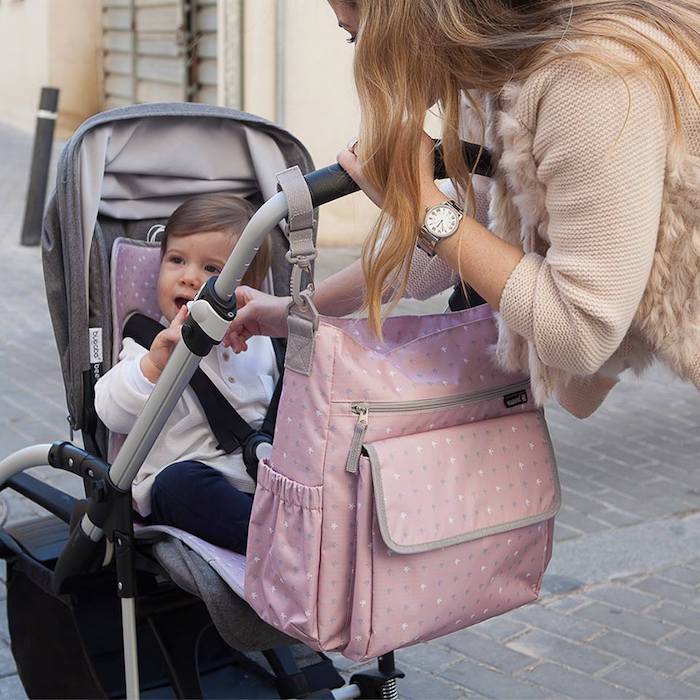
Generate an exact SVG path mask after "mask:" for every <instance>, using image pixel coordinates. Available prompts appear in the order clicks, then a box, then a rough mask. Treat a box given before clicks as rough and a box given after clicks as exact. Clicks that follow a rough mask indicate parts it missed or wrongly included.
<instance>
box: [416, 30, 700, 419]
mask: <svg viewBox="0 0 700 700" xmlns="http://www.w3.org/2000/svg"><path fill="white" fill-rule="evenodd" d="M636 26H638V27H639V26H643V27H645V25H639V24H637V25H636ZM646 30H647V31H649V32H650V33H652V34H654V36H655V37H656V38H657V39H660V40H661V41H663V42H664V43H665V44H666V46H668V47H669V48H671V50H672V51H673V52H674V56H675V57H676V59H677V60H679V62H681V64H682V65H683V67H684V69H685V71H686V75H687V76H688V77H689V79H690V80H691V82H692V84H693V86H694V88H695V90H696V91H697V94H698V95H699V96H700V64H698V62H697V61H695V62H694V61H692V60H691V59H690V58H689V57H688V56H686V55H684V54H683V53H682V52H681V51H680V50H679V48H678V47H677V46H676V45H675V44H673V43H672V42H671V40H670V39H668V38H667V37H665V36H664V35H662V34H661V33H659V32H657V31H656V30H653V29H648V28H647V29H646ZM618 50H619V49H618ZM625 80H626V84H627V87H628V88H629V93H628V92H627V89H626V87H625V84H624V83H623V82H622V81H621V79H620V78H618V77H616V76H615V75H613V74H611V73H610V72H608V71H605V70H602V69H601V68H596V67H593V66H591V65H589V64H587V63H584V62H582V61H580V60H577V59H575V58H572V59H570V60H566V61H558V62H556V63H554V64H552V65H550V66H548V67H546V68H544V69H542V70H540V71H538V72H536V73H534V74H533V75H532V76H530V78H529V79H528V80H527V81H526V82H525V83H519V84H515V83H510V84H507V85H506V86H505V87H504V89H503V90H502V91H501V92H500V93H499V94H498V95H490V96H487V97H486V99H485V101H484V105H485V112H486V118H487V145H488V146H489V147H490V148H491V149H492V151H493V153H494V155H495V157H496V159H497V160H498V164H499V165H498V172H497V175H496V177H495V178H494V179H493V181H484V179H482V178H476V181H475V187H476V188H477V191H478V197H477V201H478V204H479V207H478V211H477V218H478V219H479V220H480V221H482V223H484V224H485V225H487V226H488V227H489V228H490V230H492V231H493V232H494V233H495V234H496V235H498V236H499V237H501V238H503V239H505V240H507V241H509V242H511V243H514V244H516V245H519V246H520V247H522V249H523V251H524V252H525V256H524V257H523V259H522V260H521V261H520V263H519V264H518V265H517V266H516V268H515V269H514V271H513V273H512V275H511V277H510V278H509V280H508V282H507V284H506V286H505V288H504V290H503V295H502V297H501V301H500V313H499V314H498V324H499V340H498V344H497V346H496V347H495V349H494V351H495V359H496V361H497V363H498V364H499V365H500V366H501V367H503V368H504V369H506V370H509V371H516V370H525V371H528V372H529V373H530V375H531V378H532V384H533V393H534V396H535V399H536V400H537V402H538V403H542V402H544V400H545V399H547V398H548V397H549V396H552V395H555V396H556V398H557V399H558V400H559V402H560V403H561V404H562V405H563V406H564V407H565V408H567V410H569V411H570V412H571V413H573V414H574V415H577V416H579V417H585V416H587V415H590V413H592V412H593V411H594V410H595V409H596V408H597V406H598V405H599V404H600V403H601V402H602V400H603V399H604V398H605V395H606V394H607V392H608V391H609V390H610V388H611V387H612V386H614V384H615V381H616V377H617V375H618V374H619V373H620V372H621V371H622V370H624V369H626V368H628V367H631V368H632V369H633V371H635V372H637V373H639V372H641V371H642V370H643V369H644V368H646V367H647V366H648V365H649V364H650V363H651V362H652V360H653V359H654V357H656V358H658V359H660V360H661V361H663V362H664V363H665V364H667V365H668V366H669V367H670V368H671V369H672V370H673V371H674V372H676V373H677V374H678V375H680V376H681V377H683V378H686V379H689V380H691V381H693V382H694V383H695V384H696V385H697V386H698V388H700V108H698V106H697V105H696V104H695V102H693V101H692V96H690V95H688V94H687V91H686V94H685V95H684V97H683V100H682V110H681V111H682V121H683V126H684V130H685V134H686V144H685V148H683V149H678V148H676V147H675V145H674V142H673V140H672V137H673V135H674V131H673V127H672V122H671V119H670V116H669V115H667V114H666V113H665V112H664V110H663V108H662V107H661V102H660V100H659V98H658V95H657V92H656V91H655V90H654V88H653V86H652V84H651V82H650V81H649V80H647V79H646V78H645V77H643V76H636V77H631V78H630V77H627V78H626V79H625ZM628 95H629V99H628ZM470 112H471V110H470V109H468V108H465V113H464V117H465V119H464V130H465V133H464V137H465V138H467V139H469V140H475V139H478V133H479V131H478V130H476V129H475V127H476V126H477V124H478V122H477V121H476V120H475V119H474V117H473V115H471V114H470ZM455 280H456V276H455V273H454V271H452V270H450V269H449V268H447V266H445V265H444V263H442V262H441V261H440V260H439V259H438V258H434V259H432V260H431V261H428V259H427V258H426V256H425V255H424V254H423V253H422V252H420V251H418V252H416V254H415V255H414V260H413V265H412V271H411V277H410V281H409V288H408V293H409V295H411V296H415V297H418V298H425V297H426V296H429V295H430V294H432V293H435V292H436V291H439V290H442V289H446V288H447V287H448V286H449V284H450V283H453V282H454V281H455Z"/></svg>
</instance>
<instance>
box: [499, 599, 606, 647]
mask: <svg viewBox="0 0 700 700" xmlns="http://www.w3.org/2000/svg"><path fill="white" fill-rule="evenodd" d="M511 615H512V616H513V617H515V619H516V620H518V621H520V622H525V623H527V624H529V625H532V626H533V627H537V628H539V629H541V630H544V631H545V632H552V633H553V634H558V635H561V636H562V637H566V638H568V639H573V640H575V641H579V642H583V641H586V640H588V639H590V638H591V637H594V636H595V635H597V634H600V632H601V631H602V629H603V628H602V626H601V625H599V624H596V623H594V622H590V621H588V620H582V619H580V617H579V616H578V610H577V611H576V616H575V617H574V616H573V615H572V616H565V615H560V614H558V613H556V612H554V611H553V610H548V609H547V608H544V607H542V606H541V605H529V606H528V607H526V608H521V609H520V610H516V611H515V612H513V613H511Z"/></svg>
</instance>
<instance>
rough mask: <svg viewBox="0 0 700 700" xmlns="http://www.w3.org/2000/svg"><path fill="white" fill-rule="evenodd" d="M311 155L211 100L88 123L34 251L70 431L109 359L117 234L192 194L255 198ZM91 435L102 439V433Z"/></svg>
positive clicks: (145, 224)
mask: <svg viewBox="0 0 700 700" xmlns="http://www.w3.org/2000/svg"><path fill="white" fill-rule="evenodd" d="M292 165H298V166H299V167H300V168H301V170H302V171H303V172H304V173H307V172H310V171H311V170H313V162H312V160H311V157H310V155H309V153H308V151H307V150H306V149H305V148H304V146H303V145H302V144H301V142H300V141H298V140H297V139H296V138H295V137H293V136H292V135H291V134H289V133H288V132H286V131H284V130H283V129H280V128H279V127H277V126H276V125H274V124H272V123H271V122H268V121H266V120H264V119H262V118H260V117H256V116H254V115H250V114H246V113H243V112H237V111H234V110H230V109H225V108H221V107H213V106H209V105H200V104H191V103H176V104H148V105H136V106H132V107H124V108H119V109H115V110H112V111H109V112H105V113H102V114H99V115H97V116H95V117H93V118H91V119H89V120H88V121H86V122H85V123H84V124H83V125H82V126H81V127H80V128H79V129H78V130H77V131H76V133H75V134H74V135H73V137H72V138H71V139H70V140H69V141H68V143H67V144H66V147H65V148H64V150H63V153H62V154H61V157H60V159H59V163H58V177H57V184H56V191H55V193H54V194H53V195H52V197H51V200H50V202H49V206H48V209H47V213H46V217H45V221H44V231H43V236H42V255H43V265H44V277H45V283H46V293H47V300H48V304H49V310H50V312H51V318H52V321H53V326H54V334H55V337H56V343H57V346H58V352H59V356H60V360H61V367H62V371H63V378H64V384H65V388H66V399H67V404H68V409H69V412H70V420H71V424H72V427H73V428H76V429H81V430H83V432H84V433H85V430H86V428H87V429H88V430H91V429H93V427H94V426H92V425H91V422H92V423H94V415H93V414H92V391H91V388H92V385H93V384H94V381H96V379H97V378H99V376H100V374H101V372H102V371H103V368H105V369H106V368H109V366H111V345H112V328H111V321H110V307H111V304H110V299H109V261H110V251H111V245H112V242H113V240H114V238H115V237H117V236H120V235H121V236H128V237H130V238H140V239H143V238H145V237H146V234H147V232H148V229H149V228H150V225H152V224H153V223H165V220H166V219H167V218H168V217H169V216H170V214H171V213H172V212H173V210H174V209H175V208H176V207H177V206H178V205H179V204H181V203H182V202H183V201H184V200H185V199H187V198H188V197H191V196H193V195H196V194H203V193H212V192H233V193H236V194H239V195H241V196H243V197H247V198H248V199H251V200H252V201H253V202H256V203H261V202H262V201H265V200H267V199H268V198H269V197H271V196H272V195H273V194H274V193H275V192H276V188H277V183H276V179H275V174H276V173H278V172H279V171H281V170H284V169H286V168H288V167H291V166H292ZM272 246H273V270H272V272H273V286H274V290H275V293H278V294H281V293H287V291H286V290H287V289H288V282H289V266H288V264H287V262H286V261H285V259H284V252H286V250H287V242H286V239H285V237H284V236H283V234H282V233H281V231H280V230H279V229H276V230H275V231H274V232H272ZM98 442H99V440H98Z"/></svg>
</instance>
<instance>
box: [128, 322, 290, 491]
mask: <svg viewBox="0 0 700 700" xmlns="http://www.w3.org/2000/svg"><path fill="white" fill-rule="evenodd" d="M162 330H164V326H163V325H161V324H160V323H158V321H154V320H153V319H152V318H149V317H148V316H144V315H143V314H133V315H132V316H130V317H129V319H128V321H127V322H126V324H125V326H124V333H123V336H124V337H125V338H132V339H133V340H135V341H136V342H137V343H139V345H142V346H143V347H145V348H150V347H151V344H152V343H153V340H154V338H155V337H156V336H157V335H158V333H160V332H161V331H162ZM272 346H273V349H274V351H275V360H276V362H277V368H278V370H279V373H280V376H279V379H278V380H277V386H276V387H275V391H274V393H273V395H272V399H271V401H270V405H269V406H268V409H267V414H266V416H265V420H264V421H263V424H262V427H261V429H260V430H259V431H258V430H255V429H253V428H251V427H250V425H248V423H246V421H244V420H243V418H241V416H240V415H239V414H238V411H236V409H235V408H234V407H233V406H232V405H231V404H230V403H229V402H228V400H227V399H226V398H225V397H224V396H223V395H222V393H221V392H220V391H219V390H218V389H217V388H216V385H215V384H214V382H212V381H211V379H209V377H207V375H206V374H205V373H204V372H203V371H202V370H201V369H200V368H197V369H196V370H195V373H194V375H193V376H192V379H190V386H191V387H192V390H193V391H194V393H195V396H196V397H197V400H198V401H199V403H200V404H201V406H202V410H203V411H204V415H205V416H206V417H207V421H208V422H209V426H210V428H211V431H212V433H213V434H214V437H215V438H216V439H217V441H218V442H219V444H218V447H219V449H221V450H223V451H224V452H226V453H227V454H230V453H231V452H234V451H235V450H237V449H239V448H244V447H245V444H246V442H247V441H248V440H249V439H250V438H251V437H253V436H255V435H259V434H261V433H264V434H265V435H267V436H269V438H270V441H271V440H272V437H273V435H274V430H275V421H276V418H277V408H278V406H279V399H280V394H281V393H282V375H283V371H284V352H285V343H284V341H283V340H278V339H273V341H272ZM246 469H247V470H248V473H249V474H251V476H252V477H253V479H255V476H254V475H253V474H252V473H251V471H253V472H257V464H255V465H251V466H249V465H248V464H247V463H246Z"/></svg>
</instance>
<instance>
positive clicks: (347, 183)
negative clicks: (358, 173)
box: [304, 141, 493, 207]
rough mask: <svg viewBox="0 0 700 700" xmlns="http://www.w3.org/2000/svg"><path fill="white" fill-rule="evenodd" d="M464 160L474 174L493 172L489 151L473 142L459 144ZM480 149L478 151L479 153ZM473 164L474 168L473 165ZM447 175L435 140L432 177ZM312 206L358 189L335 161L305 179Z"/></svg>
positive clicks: (484, 174)
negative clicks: (433, 172)
mask: <svg viewBox="0 0 700 700" xmlns="http://www.w3.org/2000/svg"><path fill="white" fill-rule="evenodd" d="M462 149H463V152H464V160H465V161H466V163H467V164H468V165H469V167H470V169H474V172H475V173H476V174H477V175H483V176H485V177H490V176H491V175H492V172H493V166H492V163H491V156H490V154H489V152H488V151H486V150H485V149H482V148H481V147H480V146H478V145H477V144H474V143H467V142H464V143H463V146H462ZM480 152H481V153H480ZM475 164H476V167H474V166H475ZM445 177H447V171H446V169H445V163H444V161H443V158H442V143H441V142H440V141H436V142H435V179H436V180H440V179H442V178H445ZM304 179H305V180H306V184H307V185H308V186H309V192H310V193H311V201H312V202H313V203H314V206H315V207H320V206H321V205H323V204H328V203H329V202H332V201H334V200H336V199H340V198H341V197H345V196H346V195H349V194H352V193H353V192H357V191H358V190H359V189H360V188H359V186H358V185H357V183H356V182H355V181H354V180H353V179H352V178H351V177H350V175H348V174H347V172H345V170H343V168H342V166H340V165H339V164H338V163H333V165H329V166H328V167H326V168H321V169H320V170H315V171H314V172H312V173H309V174H308V175H307V176H306V177H305V178H304Z"/></svg>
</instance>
